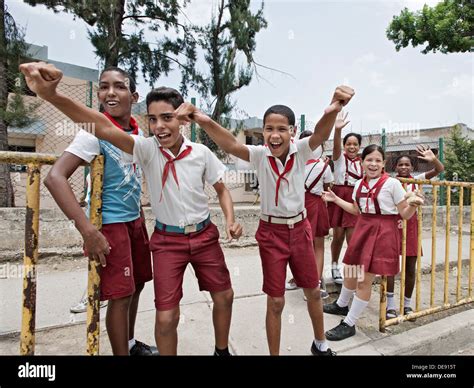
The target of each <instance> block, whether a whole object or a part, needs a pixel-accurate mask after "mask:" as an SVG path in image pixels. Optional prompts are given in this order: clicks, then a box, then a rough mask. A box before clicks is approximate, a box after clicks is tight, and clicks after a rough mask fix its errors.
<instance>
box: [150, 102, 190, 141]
mask: <svg viewBox="0 0 474 388" xmlns="http://www.w3.org/2000/svg"><path fill="white" fill-rule="evenodd" d="M174 111H175V109H174V107H173V105H171V104H169V103H167V102H166V101H153V102H151V103H150V105H149V106H148V128H149V130H150V133H153V135H155V136H156V138H157V139H158V141H159V142H160V144H161V146H163V147H164V148H173V147H174V146H178V145H181V142H180V141H181V133H180V131H179V127H180V125H183V124H185V123H184V122H180V121H179V120H178V119H176V117H175V115H174ZM178 149H179V148H178Z"/></svg>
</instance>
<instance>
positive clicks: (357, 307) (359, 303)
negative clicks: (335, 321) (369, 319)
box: [344, 295, 369, 326]
mask: <svg viewBox="0 0 474 388" xmlns="http://www.w3.org/2000/svg"><path fill="white" fill-rule="evenodd" d="M368 304H369V301H368V300H362V299H359V298H358V297H357V295H355V296H354V300H353V301H352V305H351V309H350V310H349V314H347V317H346V318H344V322H345V323H347V324H348V325H349V326H354V325H355V324H356V323H357V320H358V319H359V317H360V316H361V314H362V313H363V312H364V310H365V308H366V307H367V305H368Z"/></svg>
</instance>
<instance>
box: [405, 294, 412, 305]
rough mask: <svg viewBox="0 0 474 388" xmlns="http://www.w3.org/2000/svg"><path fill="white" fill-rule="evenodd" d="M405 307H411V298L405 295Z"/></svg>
mask: <svg viewBox="0 0 474 388" xmlns="http://www.w3.org/2000/svg"><path fill="white" fill-rule="evenodd" d="M404 306H405V307H411V298H407V297H406V296H405V304H404Z"/></svg>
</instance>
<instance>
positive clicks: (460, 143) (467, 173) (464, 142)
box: [444, 125, 474, 205]
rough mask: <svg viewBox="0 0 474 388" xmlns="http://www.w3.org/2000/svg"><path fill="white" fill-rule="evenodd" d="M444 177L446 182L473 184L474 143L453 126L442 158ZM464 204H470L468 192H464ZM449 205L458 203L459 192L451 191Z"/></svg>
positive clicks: (455, 189)
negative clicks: (454, 181)
mask: <svg viewBox="0 0 474 388" xmlns="http://www.w3.org/2000/svg"><path fill="white" fill-rule="evenodd" d="M444 159H445V161H444V165H445V170H446V173H445V176H446V179H447V180H448V181H453V180H458V181H460V182H474V142H473V141H472V140H470V139H468V138H467V137H466V136H462V133H461V128H460V127H459V126H457V125H456V126H455V127H454V129H453V132H452V133H451V136H450V137H449V139H447V141H446V152H445V157H444ZM463 202H464V204H465V205H469V204H470V203H471V198H470V192H469V191H468V190H464V201H463ZM451 203H452V204H455V205H456V204H458V203H459V190H458V189H457V188H454V189H452V194H451Z"/></svg>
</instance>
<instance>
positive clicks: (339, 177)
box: [334, 152, 362, 186]
mask: <svg viewBox="0 0 474 388" xmlns="http://www.w3.org/2000/svg"><path fill="white" fill-rule="evenodd" d="M347 170H348V171H349V172H351V173H353V174H355V175H357V176H360V177H362V161H361V160H359V159H358V160H356V161H354V162H353V163H352V162H351V160H350V159H349V160H348V162H347ZM346 173H347V172H346V158H345V157H344V152H341V155H340V156H339V158H338V159H336V160H334V184H336V185H343V184H344V182H345V180H346ZM356 182H357V179H356V178H354V177H352V176H351V175H349V174H347V184H348V185H349V186H354V185H355V183H356Z"/></svg>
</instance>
